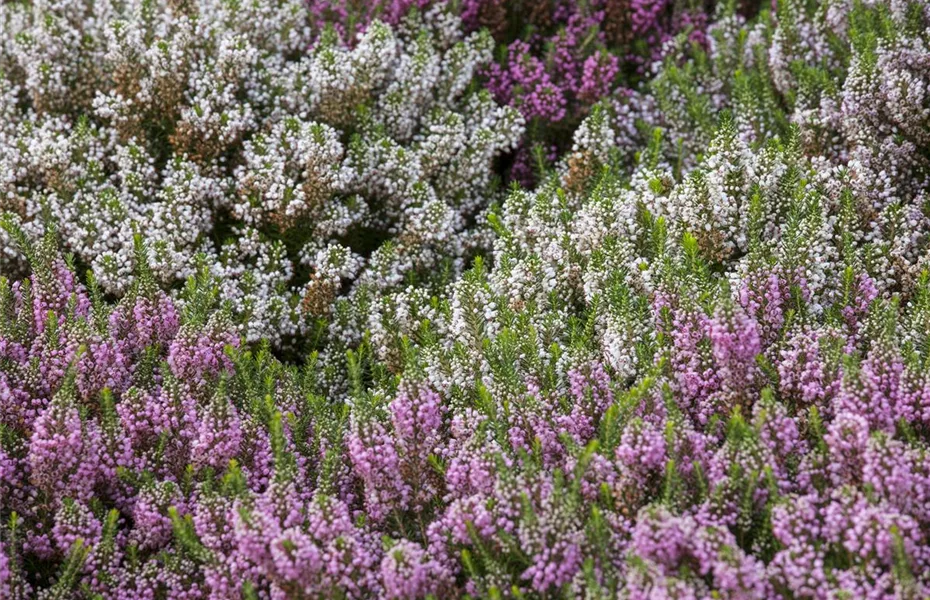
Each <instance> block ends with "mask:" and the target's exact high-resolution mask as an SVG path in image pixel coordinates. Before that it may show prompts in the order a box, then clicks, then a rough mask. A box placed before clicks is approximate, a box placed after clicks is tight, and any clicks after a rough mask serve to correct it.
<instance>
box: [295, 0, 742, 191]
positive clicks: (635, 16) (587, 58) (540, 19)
mask: <svg viewBox="0 0 930 600" xmlns="http://www.w3.org/2000/svg"><path fill="white" fill-rule="evenodd" d="M745 4H746V5H747V6H740V7H739V8H740V9H741V11H742V12H744V13H745V12H750V11H751V9H752V8H753V6H752V5H753V4H754V3H745ZM440 5H442V6H447V7H449V8H451V9H452V10H453V11H455V12H456V13H457V14H458V15H459V16H460V17H461V19H462V21H463V23H464V25H465V27H466V29H468V30H469V31H476V30H479V29H483V28H484V29H487V30H488V31H489V32H490V33H491V34H492V36H493V37H494V40H495V41H496V42H497V50H496V58H497V60H495V61H494V62H493V63H492V64H490V65H489V66H487V67H486V68H485V69H483V70H482V71H483V72H482V74H483V78H484V79H485V80H486V84H487V86H488V89H489V90H491V92H492V93H493V94H494V97H495V99H496V100H497V101H498V102H500V103H502V104H508V105H510V106H513V107H514V108H516V109H517V110H519V111H520V113H521V114H522V115H523V117H524V118H525V119H526V121H527V125H528V126H527V131H526V134H525V136H524V138H523V140H522V142H521V144H520V147H519V149H518V151H517V152H516V154H515V155H514V156H513V159H512V162H511V163H510V164H509V165H508V167H507V169H506V171H507V176H508V177H509V178H511V179H513V180H516V181H518V182H520V183H521V184H523V185H527V186H531V185H534V184H535V183H536V182H537V181H538V177H539V176H540V174H541V173H543V172H545V171H546V170H547V169H549V168H551V167H552V166H553V165H554V164H555V163H556V162H557V160H558V158H560V157H561V155H562V154H563V153H564V152H565V151H566V150H567V149H568V145H569V144H570V142H571V139H572V133H573V132H574V130H575V128H576V127H577V126H578V123H579V121H580V120H581V119H583V118H584V117H585V116H586V115H587V114H588V112H589V111H590V109H591V107H592V106H594V104H596V103H597V102H598V101H599V100H602V99H604V98H607V97H610V96H612V95H613V94H614V93H615V92H618V93H620V94H621V95H625V94H627V93H628V92H629V89H627V88H630V89H634V88H636V87H638V84H639V83H640V82H641V81H642V80H643V79H644V78H646V77H648V76H649V75H650V74H651V73H652V71H653V63H655V62H656V61H658V60H660V59H661V58H663V56H664V55H665V53H666V50H667V46H668V44H670V43H671V42H672V40H673V39H674V38H675V36H676V35H678V34H681V35H683V36H684V37H685V38H686V39H687V40H689V41H690V42H693V43H695V44H699V45H703V44H705V43H706V38H705V29H706V26H707V24H708V17H709V15H711V14H712V13H713V5H714V3H709V2H695V1H690V0H689V1H685V2H673V1H669V0H633V1H629V0H594V1H590V2H588V1H586V2H572V1H562V0H558V1H550V0H543V1H522V0H521V1H516V2H502V1H501V0H461V1H458V2H445V1H442V2H440V1H434V0H392V1H390V2H388V1H382V0H377V1H371V2H354V1H345V0H340V1H334V0H309V2H308V6H309V7H310V12H311V13H312V14H313V15H315V16H316V18H318V19H321V20H325V21H326V22H332V23H334V25H335V27H336V28H337V29H338V30H339V31H340V32H341V33H342V34H343V35H344V36H345V37H346V39H351V37H352V35H353V34H354V33H355V32H356V31H358V30H363V29H364V28H365V27H367V25H368V23H370V22H371V21H372V20H373V19H375V18H380V19H383V20H385V22H388V23H397V22H399V21H400V20H402V18H403V17H404V15H407V14H408V13H409V12H411V11H417V10H426V9H428V8H429V7H430V6H440Z"/></svg>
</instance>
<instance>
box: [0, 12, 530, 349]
mask: <svg viewBox="0 0 930 600" xmlns="http://www.w3.org/2000/svg"><path fill="white" fill-rule="evenodd" d="M0 10H2V12H0V23H3V27H4V31H5V32H9V34H8V35H7V34H6V33H5V34H4V42H3V45H2V46H0V74H2V75H0V98H2V100H0V106H2V109H0V113H2V114H3V115H4V116H3V125H2V130H0V156H2V158H0V171H2V172H3V173H4V175H3V179H2V181H0V198H2V199H0V210H7V211H13V212H14V213H16V214H17V215H18V218H19V220H20V222H21V223H22V224H23V227H24V229H25V230H26V231H27V232H29V233H31V234H33V235H38V234H40V233H41V231H42V230H43V228H44V227H45V226H46V225H47V224H48V223H54V224H55V225H56V227H57V228H58V231H59V232H60V235H61V238H62V240H63V245H64V248H65V249H66V250H68V251H70V252H73V253H74V254H75V256H76V259H77V260H78V261H79V262H80V263H81V264H83V265H87V266H89V267H90V268H91V269H92V270H93V272H94V274H95V276H96V279H97V281H98V283H99V285H100V286H101V288H102V289H103V290H104V291H105V292H107V293H110V294H123V293H125V291H126V289H127V287H128V285H129V277H128V275H129V274H130V273H131V271H132V268H133V258H132V257H133V251H132V248H133V244H132V235H133V227H130V224H131V223H136V224H137V227H138V230H139V231H140V232H143V233H144V234H145V237H146V239H147V242H148V247H149V248H150V253H151V256H150V264H151V266H152V269H153V270H154V273H155V275H156V276H157V278H158V279H159V280H160V281H161V282H162V283H163V284H165V285H172V284H174V283H175V282H178V281H183V280H184V279H185V278H186V277H188V276H189V275H191V274H192V273H194V272H195V271H196V269H197V268H198V265H199V264H205V265H207V266H208V267H209V269H210V271H211V272H212V273H213V274H215V275H217V276H218V277H220V279H221V281H222V284H221V285H222V287H223V293H224V296H225V297H226V298H228V299H230V300H231V301H232V302H233V308H234V313H235V315H236V317H237V318H238V324H239V326H240V327H241V330H242V332H243V333H245V335H246V337H247V339H249V340H250V341H255V340H258V339H259V338H262V337H264V338H271V339H273V340H275V341H276V342H278V341H280V340H282V339H284V340H286V339H288V338H289V337H293V336H294V335H297V334H301V333H303V332H304V330H305V328H306V320H305V319H304V318H303V314H304V313H309V314H311V315H312V316H314V317H328V316H330V313H331V311H332V305H333V301H334V300H335V299H336V297H337V296H339V295H340V294H341V293H343V292H344V291H345V290H349V291H351V288H352V284H353V283H358V284H359V285H363V286H364V285H368V286H375V287H376V288H383V287H385V286H388V287H389V286H391V285H394V284H395V283H396V282H398V281H402V280H403V279H404V278H405V277H412V276H414V275H416V274H418V273H419V274H429V273H430V272H431V271H432V270H436V269H438V268H439V266H440V265H443V264H446V263H448V264H449V267H448V268H450V269H452V270H455V269H461V268H462V266H463V264H462V260H463V258H464V257H465V256H466V255H467V254H468V253H469V252H470V251H472V248H473V247H474V246H475V245H476V244H477V243H478V240H476V239H475V237H476V236H475V234H469V233H467V232H464V230H465V228H466V225H467V224H468V223H469V221H470V220H471V219H473V218H475V216H476V215H477V214H478V213H479V212H480V211H481V210H483V209H484V208H485V207H486V206H487V205H488V204H489V203H490V202H491V200H492V199H493V198H494V197H495V191H494V185H493V182H494V179H495V177H494V173H493V170H492V168H491V167H492V162H493V161H494V159H495V157H497V156H498V155H500V154H501V153H502V152H505V151H507V150H508V149H510V148H512V147H513V146H514V145H515V144H516V142H517V140H518V139H519V136H520V134H521V132H522V127H523V124H522V123H523V122H522V119H521V117H520V115H519V114H518V113H517V112H516V111H514V110H512V109H508V108H502V107H499V106H497V105H496V104H495V103H494V102H493V100H492V99H491V97H490V95H489V94H488V93H487V92H483V91H480V90H476V89H474V88H473V87H472V86H471V85H470V82H471V81H472V77H473V74H474V72H475V71H476V70H477V69H479V68H481V67H482V65H486V64H487V63H488V62H489V61H490V59H491V50H492V45H493V44H492V41H491V39H490V38H489V37H488V35H487V34H486V33H481V32H479V33H475V34H473V35H470V36H468V37H466V38H463V37H462V36H461V35H460V33H459V25H458V21H457V19H455V18H454V17H452V16H449V15H446V14H445V13H442V12H440V11H433V12H432V13H430V14H429V15H426V16H425V17H423V18H421V19H419V20H416V19H413V20H408V21H405V22H404V23H402V24H401V25H399V26H398V28H397V30H396V31H395V30H392V29H391V28H390V27H388V26H386V25H383V24H381V23H375V24H373V25H372V26H371V27H369V28H368V29H367V30H366V32H365V34H364V35H362V36H361V37H360V38H359V40H358V43H357V44H356V45H355V46H354V48H352V49H349V48H346V47H344V46H342V45H340V44H339V43H338V42H337V41H336V39H335V36H334V35H332V32H329V33H324V34H323V37H322V39H321V40H319V42H318V43H317V44H316V45H315V46H314V48H313V50H312V51H310V52H309V53H307V52H304V49H305V48H306V47H307V46H308V45H309V44H310V42H311V40H312V39H313V38H312V34H313V32H312V30H311V28H310V26H309V21H308V18H307V15H306V14H305V11H304V9H303V7H302V5H301V3H300V2H299V1H285V0H282V1H281V2H273V3H270V4H269V3H259V4H255V3H253V4H249V5H245V4H238V3H234V4H230V3H227V2H213V1H212V0H204V1H202V2H200V1H197V2H188V3H168V4H166V5H161V4H159V5H152V4H150V3H143V4H139V5H138V6H137V5H135V4H132V3H130V4H129V5H126V6H123V5H119V6H111V5H110V4H109V3H93V4H92V5H86V4H85V3H81V2H69V1H63V2H53V3H45V4H42V5H41V8H40V7H39V6H38V5H37V7H36V9H35V10H34V11H33V10H27V9H26V7H25V6H17V5H4V7H3V8H2V9H0ZM3 258H4V260H5V261H8V260H12V259H13V258H14V257H13V256H12V255H11V252H10V246H9V244H7V243H5V244H4V257H3ZM366 273H370V274H368V275H366ZM344 288H345V290H344Z"/></svg>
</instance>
